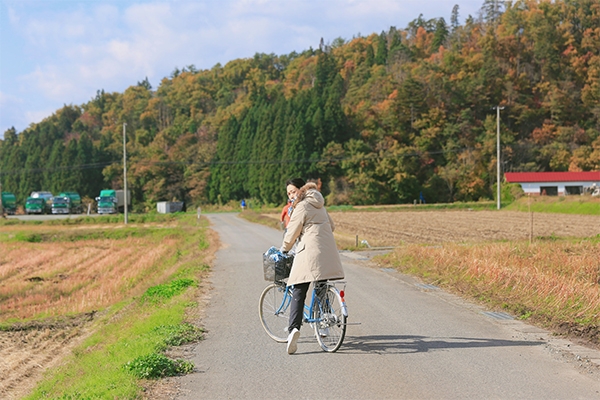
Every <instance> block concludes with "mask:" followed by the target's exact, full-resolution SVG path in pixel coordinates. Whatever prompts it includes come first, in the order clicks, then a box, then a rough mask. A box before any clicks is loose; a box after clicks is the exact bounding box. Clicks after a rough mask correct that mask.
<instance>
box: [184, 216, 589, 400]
mask: <svg viewBox="0 0 600 400" xmlns="http://www.w3.org/2000/svg"><path fill="white" fill-rule="evenodd" d="M207 217H208V218H209V219H210V221H211V223H212V227H213V229H214V230H215V231H216V232H218V234H219V236H220V240H221V242H222V248H221V249H220V250H219V251H218V252H217V257H216V260H215V263H214V267H213V273H212V276H211V285H212V289H211V292H210V299H209V305H208V307H207V310H206V315H205V316H204V318H203V319H202V321H201V323H202V325H204V326H205V328H206V329H207V334H206V340H204V341H202V342H200V343H198V344H197V345H196V346H195V347H194V349H193V354H194V355H193V357H192V359H191V361H192V362H193V363H194V364H195V365H196V368H197V370H196V372H195V373H192V374H190V375H186V376H183V377H180V378H177V379H178V384H179V386H180V388H179V394H178V396H177V399H180V400H183V399H285V398H302V399H478V400H479V399H544V400H548V399H569V400H571V399H600V380H599V379H598V376H599V375H600V370H598V368H597V367H598V366H597V364H595V363H594V362H590V361H588V360H587V359H586V357H598V352H594V351H591V350H588V349H585V348H583V347H579V346H576V345H574V344H572V343H570V342H567V341H565V340H561V339H557V338H553V337H552V336H551V335H549V334H548V333H547V332H545V331H543V330H541V329H537V328H535V327H532V326H529V325H527V324H524V323H523V322H520V321H515V320H512V319H506V318H508V316H506V315H503V314H490V313H488V314H486V313H485V312H486V310H485V309H482V308H480V307H479V306H476V305H473V304H470V303H469V302H466V301H463V300H461V299H460V298H457V297H455V296H452V295H450V294H447V293H444V292H443V291H441V290H439V289H437V288H435V287H430V286H424V285H421V284H420V283H419V282H418V281H416V280H414V279H413V278H411V277H408V276H405V275H402V274H399V273H397V272H395V271H391V270H387V269H382V268H377V267H373V265H372V264H369V263H368V262H367V261H368V260H366V258H367V257H365V255H364V253H345V252H342V253H341V254H342V262H343V264H344V269H345V271H346V281H347V282H348V285H347V287H346V301H347V305H348V309H349V322H360V323H361V324H360V325H350V326H348V330H347V335H346V340H345V341H344V344H343V345H342V347H341V348H340V350H339V351H338V352H337V353H325V352H323V351H321V349H320V347H319V345H318V343H317V342H316V340H315V338H314V336H313V332H312V330H311V329H310V327H309V326H304V327H303V328H302V330H301V337H300V340H299V343H298V352H297V353H296V354H294V355H291V356H290V355H288V354H287V353H286V347H285V344H282V343H276V342H274V341H273V340H271V339H270V338H269V337H268V336H267V335H266V334H265V332H264V331H263V328H262V326H261V324H260V321H259V319H258V311H257V309H258V298H259V296H260V294H261V292H262V290H263V288H264V287H265V286H266V285H267V282H265V281H263V277H262V258H261V254H262V252H264V251H265V250H267V249H268V248H269V247H270V246H272V245H275V246H279V245H280V244H281V243H280V242H281V238H282V233H281V232H280V231H277V230H274V229H271V228H268V227H265V226H262V225H258V224H252V223H249V222H247V221H245V220H243V219H241V218H239V217H237V215H236V214H208V215H207ZM578 357H580V358H578ZM581 357H582V358H581Z"/></svg>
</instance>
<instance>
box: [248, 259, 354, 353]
mask: <svg viewBox="0 0 600 400" xmlns="http://www.w3.org/2000/svg"><path fill="white" fill-rule="evenodd" d="M292 260H293V255H281V259H279V260H270V259H269V257H268V256H267V253H265V255H264V257H263V266H264V270H265V279H266V280H270V281H273V283H271V284H270V285H268V286H267V287H266V288H265V289H264V290H263V292H262V294H261V295H260V300H259V303H258V313H259V316H260V322H261V324H262V326H263V328H264V329H265V332H267V334H268V335H269V336H270V337H271V339H273V340H275V341H276V342H280V343H283V342H286V341H287V337H288V323H289V316H290V303H291V299H292V287H293V286H287V284H286V283H285V282H284V279H285V278H287V277H289V270H290V269H291V264H292ZM341 284H343V285H344V288H343V289H342V290H338V289H337V287H336V285H341ZM345 288H346V282H344V281H320V282H314V283H313V290H312V296H311V300H310V304H309V305H308V306H307V305H306V304H305V305H304V312H303V313H304V317H303V319H304V322H305V323H308V324H309V325H311V326H312V327H313V328H314V331H315V336H316V338H317V342H319V345H320V346H321V348H322V349H323V350H324V351H326V352H328V353H333V352H336V351H337V350H338V349H339V348H340V346H341V345H342V342H343V341H344V337H345V336H346V326H347V320H348V310H347V308H346V302H345V300H344V291H345Z"/></svg>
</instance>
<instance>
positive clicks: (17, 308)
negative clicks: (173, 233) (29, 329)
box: [0, 238, 175, 321]
mask: <svg viewBox="0 0 600 400" xmlns="http://www.w3.org/2000/svg"><path fill="white" fill-rule="evenodd" d="M174 242H175V239H168V238H166V239H164V240H162V241H161V242H160V243H156V241H154V240H151V239H147V238H127V239H123V240H108V239H105V240H83V241H77V242H54V243H24V242H8V243H1V242H0V254H1V255H0V321H7V320H14V319H19V320H23V319H30V318H33V317H43V316H56V315H65V314H73V313H83V312H90V311H93V310H97V309H99V308H103V307H106V306H108V305H110V304H114V303H116V302H118V301H120V300H122V299H123V298H125V297H130V296H132V295H133V296H135V295H138V294H141V293H142V291H143V290H145V289H146V288H147V287H148V285H150V284H151V282H152V279H153V278H152V266H156V265H158V264H159V262H160V261H161V260H163V259H165V257H169V256H170V255H171V254H173V252H174V249H173V243H174ZM160 275H161V276H162V275H163V273H162V272H161V274H160Z"/></svg>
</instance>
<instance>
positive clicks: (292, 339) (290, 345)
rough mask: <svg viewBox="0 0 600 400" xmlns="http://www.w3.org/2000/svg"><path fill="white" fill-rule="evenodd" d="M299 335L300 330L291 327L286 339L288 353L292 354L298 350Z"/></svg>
mask: <svg viewBox="0 0 600 400" xmlns="http://www.w3.org/2000/svg"><path fill="white" fill-rule="evenodd" d="M299 337H300V331H299V330H298V329H296V328H294V329H292V331H291V332H290V334H289V336H288V340H287V352H288V354H294V353H295V352H296V350H298V338H299Z"/></svg>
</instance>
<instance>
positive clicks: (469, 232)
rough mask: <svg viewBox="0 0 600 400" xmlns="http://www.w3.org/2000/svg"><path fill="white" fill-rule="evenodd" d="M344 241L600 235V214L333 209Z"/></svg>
mask: <svg viewBox="0 0 600 400" xmlns="http://www.w3.org/2000/svg"><path fill="white" fill-rule="evenodd" d="M331 217H332V219H333V221H334V223H335V225H336V234H337V236H338V240H339V241H340V242H343V243H340V244H345V245H349V244H350V245H351V244H352V243H354V242H355V241H356V235H358V240H359V244H360V242H362V241H363V240H366V241H367V243H368V244H369V245H370V246H373V247H374V246H399V245H401V244H402V243H433V244H435V243H443V242H480V241H486V240H520V239H525V240H527V239H529V237H530V234H531V232H532V233H533V235H532V236H533V239H534V240H535V239H536V238H538V237H551V236H556V237H590V236H595V235H599V234H600V216H587V215H567V214H539V213H537V214H535V213H534V214H528V213H521V212H510V211H501V212H497V211H419V212H391V213H390V212H332V213H331Z"/></svg>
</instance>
